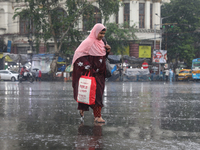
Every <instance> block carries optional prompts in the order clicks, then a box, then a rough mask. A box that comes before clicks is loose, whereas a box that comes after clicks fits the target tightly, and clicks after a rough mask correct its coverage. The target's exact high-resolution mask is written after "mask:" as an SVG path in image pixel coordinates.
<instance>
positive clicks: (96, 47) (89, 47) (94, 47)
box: [72, 23, 106, 64]
mask: <svg viewBox="0 0 200 150" xmlns="http://www.w3.org/2000/svg"><path fill="white" fill-rule="evenodd" d="M105 28H106V27H105V26H104V25H103V24H101V23H97V24H95V26H94V27H93V28H92V30H91V32H90V34H89V36H88V37H87V38H86V39H85V40H84V41H83V42H82V43H81V44H80V45H79V47H78V48H77V49H76V51H75V54H74V57H73V60H72V64H74V62H75V61H76V60H77V59H78V58H80V57H82V56H87V55H91V56H105V55H106V49H105V47H104V46H105V45H104V43H103V41H102V40H98V39H97V38H98V34H99V32H101V31H102V30H103V29H105Z"/></svg>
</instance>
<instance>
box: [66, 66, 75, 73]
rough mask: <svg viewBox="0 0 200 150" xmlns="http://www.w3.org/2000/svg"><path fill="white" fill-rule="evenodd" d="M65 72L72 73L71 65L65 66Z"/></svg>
mask: <svg viewBox="0 0 200 150" xmlns="http://www.w3.org/2000/svg"><path fill="white" fill-rule="evenodd" d="M65 71H66V72H72V71H73V68H72V67H71V65H69V66H67V67H66V69H65Z"/></svg>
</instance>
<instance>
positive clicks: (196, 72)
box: [192, 58, 200, 80]
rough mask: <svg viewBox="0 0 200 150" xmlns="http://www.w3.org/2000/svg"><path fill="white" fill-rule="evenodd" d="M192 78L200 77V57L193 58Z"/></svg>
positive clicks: (197, 78)
mask: <svg viewBox="0 0 200 150" xmlns="http://www.w3.org/2000/svg"><path fill="white" fill-rule="evenodd" d="M192 79H193V80H199V79H200V58H196V59H193V60H192Z"/></svg>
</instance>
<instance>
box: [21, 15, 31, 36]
mask: <svg viewBox="0 0 200 150" xmlns="http://www.w3.org/2000/svg"><path fill="white" fill-rule="evenodd" d="M29 24H30V21H29V19H22V18H20V34H28V33H29V28H30V26H29Z"/></svg>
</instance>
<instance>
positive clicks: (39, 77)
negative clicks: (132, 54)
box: [38, 70, 42, 81]
mask: <svg viewBox="0 0 200 150" xmlns="http://www.w3.org/2000/svg"><path fill="white" fill-rule="evenodd" d="M41 78H42V72H41V70H39V73H38V79H39V81H41Z"/></svg>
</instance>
